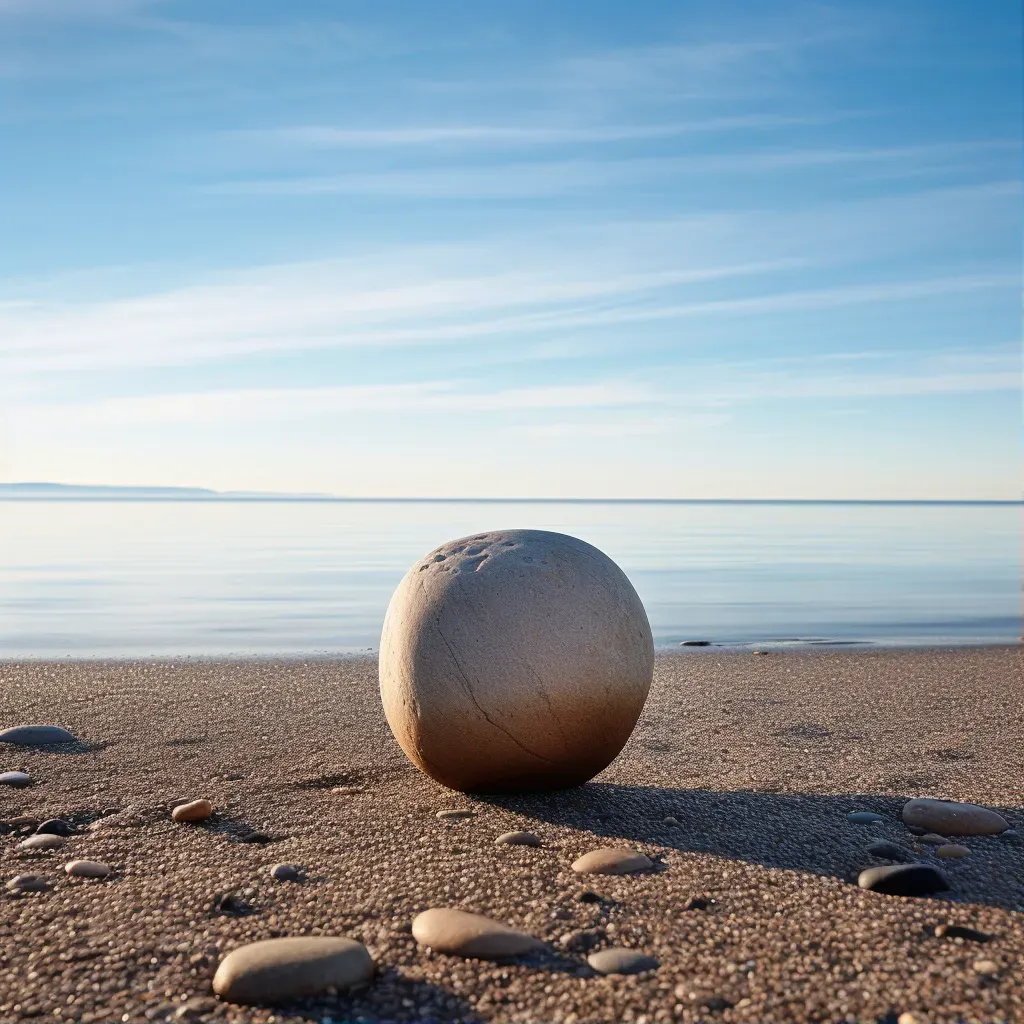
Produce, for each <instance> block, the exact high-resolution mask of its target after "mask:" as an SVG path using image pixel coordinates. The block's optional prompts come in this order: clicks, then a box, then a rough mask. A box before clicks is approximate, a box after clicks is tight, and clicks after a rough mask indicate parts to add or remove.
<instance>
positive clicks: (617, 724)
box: [380, 530, 654, 792]
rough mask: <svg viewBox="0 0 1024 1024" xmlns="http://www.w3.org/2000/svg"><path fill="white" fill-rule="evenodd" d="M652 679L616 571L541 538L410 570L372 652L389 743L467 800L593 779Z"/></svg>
mask: <svg viewBox="0 0 1024 1024" xmlns="http://www.w3.org/2000/svg"><path fill="white" fill-rule="evenodd" d="M653 670H654V643H653V640H652V638H651V627H650V625H649V624H648V621H647V615H646V614H645V612H644V608H643V605H642V604H641V602H640V598H639V597H638V596H637V593H636V591H635V590H634V589H633V587H632V585H631V584H630V582H629V580H628V579H627V578H626V576H625V574H624V573H623V572H622V570H621V569H620V568H619V567H618V566H617V565H616V564H615V563H614V562H613V561H612V560H611V559H610V558H608V557H607V555H604V554H603V553H602V552H600V551H598V549H597V548H595V547H592V546H591V545H590V544H587V543H585V542H584V541H581V540H577V539H576V538H575V537H567V536H565V535H564V534H559V533H548V532H545V531H541V530H505V531H500V532H495V533H481V534H477V535H475V536H473V537H465V538H463V539H461V540H455V541H451V542H450V543H448V544H443V545H442V546H441V547H439V548H437V549H436V550H435V551H432V552H431V553H430V554H428V555H426V556H425V557H424V558H422V559H420V560H419V561H418V562H416V563H415V564H414V565H413V566H412V568H411V569H410V570H409V572H408V573H407V574H406V576H405V578H404V579H403V580H402V582H401V583H400V584H399V586H398V589H397V590H396V591H395V594H394V596H393V597H392V599H391V604H390V605H389V607H388V611H387V615H386V617H385V620H384V629H383V633H382V636H381V645H380V688H381V699H382V701H383V704H384V713H385V715H386V716H387V720H388V724H389V725H390V726H391V730H392V732H393V733H394V734H395V738H396V739H397V740H398V743H399V744H400V746H401V747H402V749H403V750H404V751H405V753H406V754H407V755H408V757H409V759H410V760H411V761H412V762H413V763H414V764H416V765H417V766H418V767H419V768H421V769H422V770H423V771H424V772H426V773H427V774H428V775H430V776H431V777H432V778H434V779H436V780H437V781H438V782H440V783H441V784H442V785H445V786H448V787H450V788H452V789H457V790H462V791H464V792H471V791H480V792H488V791H490V792H495V791H502V790H516V789H555V788H561V787H566V786H573V785H578V784H580V783H582V782H585V781H587V780H588V779H590V778H592V777H593V776H594V775H596V774H597V773H598V772H599V771H601V770H602V769H603V768H605V767H606V766H607V765H608V764H610V763H611V761H612V760H613V759H614V758H615V756H616V755H617V754H618V753H619V751H620V750H621V749H622V747H623V745H624V744H625V743H626V740H628V739H629V736H630V733H631V732H632V731H633V727H634V726H635V725H636V721H637V719H638V718H639V717H640V712H641V710H642V709H643V705H644V701H645V700H646V698H647V693H648V690H649V689H650V685H651V677H652V674H653Z"/></svg>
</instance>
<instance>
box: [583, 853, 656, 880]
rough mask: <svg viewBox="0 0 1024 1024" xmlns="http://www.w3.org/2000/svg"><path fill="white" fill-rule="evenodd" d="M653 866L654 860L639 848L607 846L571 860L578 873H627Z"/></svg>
mask: <svg viewBox="0 0 1024 1024" xmlns="http://www.w3.org/2000/svg"><path fill="white" fill-rule="evenodd" d="M653 866H654V861H652V860H651V859H650V857H647V856H645V855H644V854H642V853H641V852H640V851H639V850H633V849H629V848H628V847H615V846H609V847H604V848H602V849H600V850H591V851H590V853H585V854H584V855H583V856H582V857H580V858H579V859H577V860H575V861H573V865H572V869H573V871H575V872H576V874H578V875H628V874H630V873H631V872H633V871H644V870H646V869H647V868H650V867H653Z"/></svg>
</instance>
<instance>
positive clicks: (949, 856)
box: [935, 843, 971, 860]
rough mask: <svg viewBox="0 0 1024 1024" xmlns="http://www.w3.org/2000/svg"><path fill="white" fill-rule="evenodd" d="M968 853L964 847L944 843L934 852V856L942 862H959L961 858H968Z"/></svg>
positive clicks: (957, 844)
mask: <svg viewBox="0 0 1024 1024" xmlns="http://www.w3.org/2000/svg"><path fill="white" fill-rule="evenodd" d="M970 852H971V851H970V850H969V849H968V848H967V847H966V846H961V845H960V844H959V843H946V844H945V845H944V846H940V847H939V848H938V849H937V850H936V851H935V856H936V857H941V858H942V859H943V860H959V859H960V858H961V857H967V856H969V855H970Z"/></svg>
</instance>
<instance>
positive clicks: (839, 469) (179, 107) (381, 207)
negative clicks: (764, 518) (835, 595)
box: [0, 0, 1021, 498]
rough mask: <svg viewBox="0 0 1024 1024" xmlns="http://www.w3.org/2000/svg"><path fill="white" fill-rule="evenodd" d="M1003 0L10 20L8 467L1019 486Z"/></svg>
mask: <svg viewBox="0 0 1024 1024" xmlns="http://www.w3.org/2000/svg"><path fill="white" fill-rule="evenodd" d="M1020 49H1021V25H1020V13H1019V6H1018V5H1017V4H1016V3H1014V2H1010V0H986V2H985V3H979V4H972V3H966V2H962V0H957V2H941V0H926V2H924V0H922V2H910V0H907V2H901V3H899V4H892V3H890V2H877V3H873V2H869V0H865V2H857V3H850V2H842V3H771V4H769V3H763V2H758V3H753V2H750V3H733V2H728V0H713V2H712V0H708V2H672V3H657V2H647V3H625V2H615V3H601V2H594V0H588V2H586V3H582V2H581V3H575V2H562V3H558V4H552V3H550V2H537V3H525V2H508V3H501V4H483V3H475V2H465V3H440V2H430V3H424V2H420V0H417V2H407V3H389V2H382V0H375V2H372V3H371V2H363V3H354V2H353V3H344V2H333V3H326V2H325V3H318V2H297V3H293V4H280V3H271V2H257V0H245V2H242V0H238V2H233V3H227V2H218V0H206V2H201V3H200V2H192V3H190V2H173V0H168V2H151V0H0V154H2V159H0V239H2V240H3V242H2V244H0V403H2V404H0V480H10V481H14V480H60V481H65V482H73V483H106V484H153V485H157V484H160V485H175V484H178V485H197V486H207V487H213V488H218V489H256V490H275V491H304V492H305V491H315V492H331V493H337V494H347V495H429V496H442V495H453V496H474V495H479V496H530V495H536V496H573V497H596V496H612V497H625V496H633V497H637V496H640V497H680V498H685V497H731V498H744V497H781V498H785V497H795V498H809V497H821V498H1016V497H1018V496H1019V491H1020V487H1019V465H1020V425H1021V423H1020V420H1021V401H1020V383H1021V365H1020V303H1019V295H1020V244H1021V243H1020V238H1021V217H1020V185H1019V167H1020V118H1021V110H1020V95H1021V90H1020V86H1021V82H1020V78H1021V67H1020Z"/></svg>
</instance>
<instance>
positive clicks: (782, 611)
mask: <svg viewBox="0 0 1024 1024" xmlns="http://www.w3.org/2000/svg"><path fill="white" fill-rule="evenodd" d="M1020 511H1021V510H1020V507H1019V506H1016V505H962V504H961V505H937V504H808V503H765V504H760V503H714V504H703V503H696V504H689V503H629V504H625V503H572V502H565V503H544V502H534V503H530V502H509V503H504V502H502V503H498V502H318V501H313V502H304V501H281V502H259V501H68V500H62V501H5V502H0V657H8V658H13V657H25V656H30V657H35V656H38V657H63V656H73V657H86V656H124V657H127V656H139V655H179V654H193V655H214V654H262V655H269V654H279V653H289V654H295V653H328V652H354V651H360V650H362V651H365V650H367V649H375V648H376V646H377V642H378V639H379V635H380V626H381V622H382V619H383V616H384V610H385V608H386V606H387V602H388V599H389V597H390V596H391V592H392V590H393V589H394V587H395V585H396V584H397V583H398V581H399V579H400V578H401V576H402V575H403V573H404V572H405V570H406V569H407V568H408V567H409V565H410V564H411V563H412V562H413V561H414V560H415V559H416V558H418V557H419V556H420V555H422V554H424V553H425V552H427V551H429V550H430V549H431V548H433V547H435V546H436V545H437V544H439V543H441V542H442V541H444V540H447V539H449V538H454V537H459V536H463V535H466V534H470V533H478V532H481V531H483V530H488V529H500V528H503V527H534V528H539V529H547V530H557V531H560V532H563V533H570V534H574V535H575V536H577V537H581V538H583V539H584V540H587V541H589V542H590V543H592V544H595V545H597V547H599V548H601V549H602V550H603V551H605V552H607V554H609V555H610V556H611V557H612V558H614V559H615V560H616V561H617V562H618V563H619V565H620V566H621V567H622V568H623V569H624V570H625V572H626V573H627V575H628V576H629V577H630V579H631V580H632V581H633V585H634V586H635V587H636V589H637V591H638V592H639V594H640V596H641V598H642V599H643V602H644V604H645V605H646V607H647V613H648V616H649V617H650V620H651V626H652V628H653V630H654V636H655V640H656V642H657V643H658V644H659V645H663V646H674V645H676V644H678V643H679V642H680V641H683V640H694V639H696V640H705V639H706V640H711V641H713V642H716V643H724V644H751V645H761V646H766V645H770V644H793V643H818V642H831V643H849V642H858V643H873V644H960V643H979V642H1002V641H1014V640H1016V639H1017V637H1018V636H1019V635H1020V632H1021V619H1020V581H1021V547H1020Z"/></svg>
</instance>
